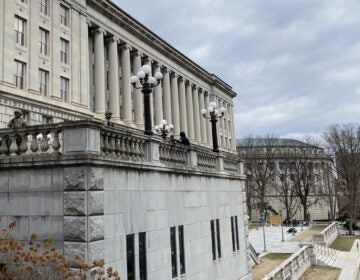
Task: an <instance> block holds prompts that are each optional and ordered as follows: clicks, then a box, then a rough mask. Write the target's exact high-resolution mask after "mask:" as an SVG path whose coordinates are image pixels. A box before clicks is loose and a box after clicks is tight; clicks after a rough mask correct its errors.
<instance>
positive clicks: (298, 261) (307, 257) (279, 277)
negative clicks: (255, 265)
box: [262, 246, 312, 280]
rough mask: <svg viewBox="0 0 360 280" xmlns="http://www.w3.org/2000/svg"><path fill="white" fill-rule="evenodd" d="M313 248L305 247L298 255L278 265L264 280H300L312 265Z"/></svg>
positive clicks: (293, 255) (295, 254)
mask: <svg viewBox="0 0 360 280" xmlns="http://www.w3.org/2000/svg"><path fill="white" fill-rule="evenodd" d="M311 255H312V248H311V247H310V246H303V247H302V248H301V249H299V250H298V251H297V252H296V253H294V254H292V255H291V256H290V257H289V258H287V259H286V260H285V261H284V262H282V263H281V264H280V265H278V266H277V267H276V268H275V269H274V270H272V271H271V272H270V273H269V274H267V275H265V276H264V277H263V278H262V279H263V280H285V279H300V277H301V276H302V275H303V274H304V272H305V271H306V270H307V269H308V268H309V267H310V265H311Z"/></svg>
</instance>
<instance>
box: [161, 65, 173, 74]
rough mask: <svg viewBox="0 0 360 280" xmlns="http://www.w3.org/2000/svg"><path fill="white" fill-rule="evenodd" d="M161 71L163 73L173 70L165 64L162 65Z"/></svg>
mask: <svg viewBox="0 0 360 280" xmlns="http://www.w3.org/2000/svg"><path fill="white" fill-rule="evenodd" d="M161 71H162V72H163V73H170V72H171V70H170V69H169V68H168V67H166V66H164V65H162V66H161Z"/></svg>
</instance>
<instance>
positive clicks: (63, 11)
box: [60, 4, 69, 26]
mask: <svg viewBox="0 0 360 280" xmlns="http://www.w3.org/2000/svg"><path fill="white" fill-rule="evenodd" d="M60 24H62V25H64V26H68V24H69V8H68V7H65V6H64V5H61V4H60Z"/></svg>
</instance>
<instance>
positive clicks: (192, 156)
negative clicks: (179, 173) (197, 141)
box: [186, 149, 198, 168]
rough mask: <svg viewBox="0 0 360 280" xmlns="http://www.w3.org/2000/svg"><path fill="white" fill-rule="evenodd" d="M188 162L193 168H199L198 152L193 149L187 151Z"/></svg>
mask: <svg viewBox="0 0 360 280" xmlns="http://www.w3.org/2000/svg"><path fill="white" fill-rule="evenodd" d="M186 164H187V166H189V167H191V168H197V166H198V157H197V152H196V151H194V150H193V149H189V150H187V152H186Z"/></svg>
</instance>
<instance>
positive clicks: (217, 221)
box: [216, 219, 221, 259]
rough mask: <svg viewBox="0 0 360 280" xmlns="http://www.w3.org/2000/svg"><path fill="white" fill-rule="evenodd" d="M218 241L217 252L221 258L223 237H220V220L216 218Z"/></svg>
mask: <svg viewBox="0 0 360 280" xmlns="http://www.w3.org/2000/svg"><path fill="white" fill-rule="evenodd" d="M216 241H217V253H218V258H219V259H220V258H221V238H220V221H219V219H216Z"/></svg>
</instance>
